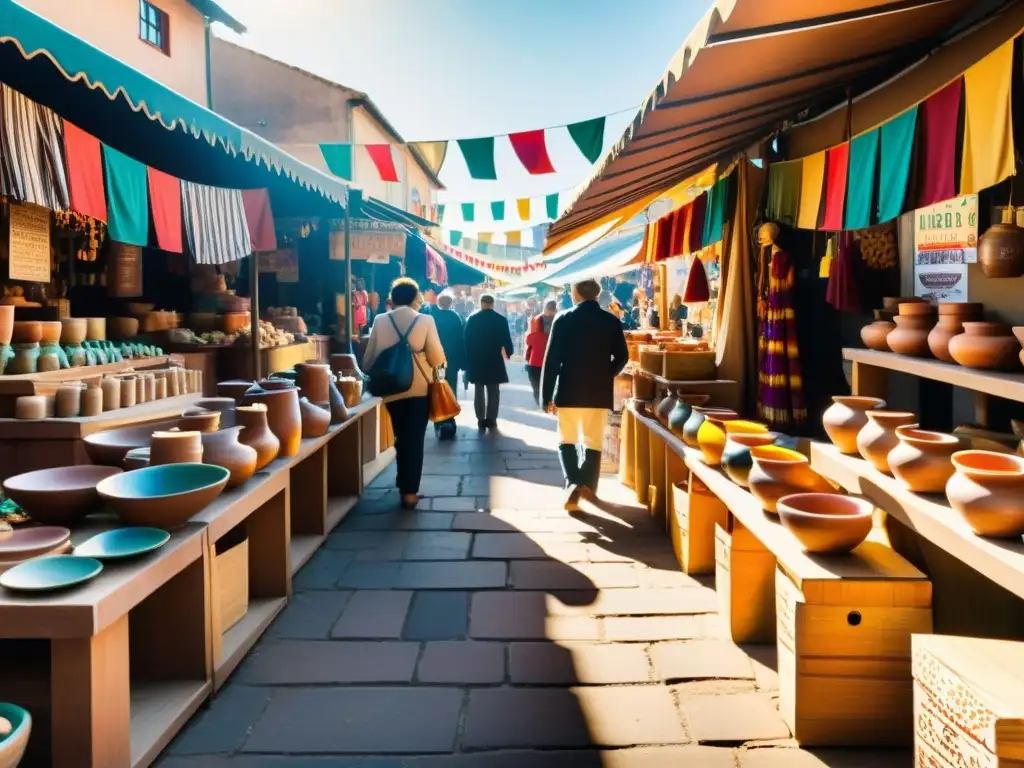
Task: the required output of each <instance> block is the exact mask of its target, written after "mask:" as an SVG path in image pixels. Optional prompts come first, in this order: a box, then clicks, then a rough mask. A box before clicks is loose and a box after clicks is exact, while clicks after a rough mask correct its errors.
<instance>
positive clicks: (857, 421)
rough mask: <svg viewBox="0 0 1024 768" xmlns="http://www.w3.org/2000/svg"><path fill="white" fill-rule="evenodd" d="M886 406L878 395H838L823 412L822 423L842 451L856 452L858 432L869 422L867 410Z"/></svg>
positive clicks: (830, 437)
mask: <svg viewBox="0 0 1024 768" xmlns="http://www.w3.org/2000/svg"><path fill="white" fill-rule="evenodd" d="M884 407H885V401H884V400H880V399H879V398H877V397H860V396H858V395H836V396H835V397H833V398H832V405H830V406H829V407H828V409H827V410H826V411H825V413H824V414H822V417H821V423H822V426H824V427H825V433H826V434H827V435H828V439H829V440H831V441H832V442H833V444H835V446H836V448H838V449H839V452H840V453H856V452H857V434H858V433H859V432H860V431H861V430H862V429H863V428H864V425H865V424H867V423H868V416H867V412H868V411H871V410H874V409H876V408H884Z"/></svg>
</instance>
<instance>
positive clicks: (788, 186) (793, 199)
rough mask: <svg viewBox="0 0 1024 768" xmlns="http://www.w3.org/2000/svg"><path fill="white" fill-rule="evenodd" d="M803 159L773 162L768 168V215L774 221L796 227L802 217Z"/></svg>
mask: <svg viewBox="0 0 1024 768" xmlns="http://www.w3.org/2000/svg"><path fill="white" fill-rule="evenodd" d="M802 181H803V161H802V160H790V161H788V162H784V163H772V164H771V166H770V167H769V168H768V208H767V211H766V213H767V215H768V218H769V219H771V220H772V221H777V222H779V223H780V224H785V225H786V226H787V227H795V226H796V222H797V219H798V218H799V217H800V187H801V184H802Z"/></svg>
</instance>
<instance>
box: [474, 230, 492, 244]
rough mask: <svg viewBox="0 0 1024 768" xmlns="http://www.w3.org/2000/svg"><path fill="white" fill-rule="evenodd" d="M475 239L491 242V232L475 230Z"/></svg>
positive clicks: (480, 241)
mask: <svg viewBox="0 0 1024 768" xmlns="http://www.w3.org/2000/svg"><path fill="white" fill-rule="evenodd" d="M476 241H477V242H478V243H489V242H491V233H490V232H477V233H476Z"/></svg>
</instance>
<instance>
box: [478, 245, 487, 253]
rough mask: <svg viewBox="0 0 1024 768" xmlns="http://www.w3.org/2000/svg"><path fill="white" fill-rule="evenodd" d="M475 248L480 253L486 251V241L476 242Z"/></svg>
mask: <svg viewBox="0 0 1024 768" xmlns="http://www.w3.org/2000/svg"><path fill="white" fill-rule="evenodd" d="M477 248H478V249H479V250H480V253H487V250H488V245H487V243H478V244H477Z"/></svg>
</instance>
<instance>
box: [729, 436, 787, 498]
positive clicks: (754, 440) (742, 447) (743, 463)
mask: <svg viewBox="0 0 1024 768" xmlns="http://www.w3.org/2000/svg"><path fill="white" fill-rule="evenodd" d="M727 426H728V425H727ZM776 439H778V434H777V433H775V432H739V433H732V432H729V431H728V430H726V437H725V448H724V449H723V450H722V469H724V470H725V474H727V475H728V476H729V479H730V480H732V481H733V482H734V483H736V485H738V486H740V487H741V488H746V487H747V476H748V475H749V474H750V468H751V467H752V466H753V464H754V462H753V460H752V459H751V458H750V449H751V448H759V447H761V446H764V445H772V444H773V443H774V442H775V441H776Z"/></svg>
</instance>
